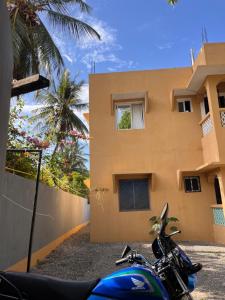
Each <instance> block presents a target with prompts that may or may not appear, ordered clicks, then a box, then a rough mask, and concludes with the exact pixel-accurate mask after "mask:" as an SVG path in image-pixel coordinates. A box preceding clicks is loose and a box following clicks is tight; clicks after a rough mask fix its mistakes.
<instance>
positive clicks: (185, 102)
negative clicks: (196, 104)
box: [177, 99, 192, 112]
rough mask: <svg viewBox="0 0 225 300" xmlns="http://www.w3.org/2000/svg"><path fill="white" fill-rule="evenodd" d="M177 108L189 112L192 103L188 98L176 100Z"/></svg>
mask: <svg viewBox="0 0 225 300" xmlns="http://www.w3.org/2000/svg"><path fill="white" fill-rule="evenodd" d="M177 108H178V111H179V112H191V111H192V105H191V100H190V99H182V100H177Z"/></svg>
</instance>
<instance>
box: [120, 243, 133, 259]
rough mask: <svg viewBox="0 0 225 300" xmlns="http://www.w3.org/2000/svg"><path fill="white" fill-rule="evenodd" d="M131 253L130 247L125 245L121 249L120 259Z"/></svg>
mask: <svg viewBox="0 0 225 300" xmlns="http://www.w3.org/2000/svg"><path fill="white" fill-rule="evenodd" d="M130 251H131V247H130V246H128V245H126V246H125V247H124V249H123V252H122V255H121V258H124V257H125V256H127V254H128V253H129V252H130Z"/></svg>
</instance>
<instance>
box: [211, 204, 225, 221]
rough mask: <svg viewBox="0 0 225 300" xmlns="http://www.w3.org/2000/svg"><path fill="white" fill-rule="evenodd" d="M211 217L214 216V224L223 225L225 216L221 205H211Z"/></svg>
mask: <svg viewBox="0 0 225 300" xmlns="http://www.w3.org/2000/svg"><path fill="white" fill-rule="evenodd" d="M212 210H213V217H214V224H216V225H222V226H225V217H224V212H223V207H222V206H221V207H220V205H213V206H212Z"/></svg>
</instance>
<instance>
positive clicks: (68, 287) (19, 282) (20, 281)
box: [0, 272, 99, 300]
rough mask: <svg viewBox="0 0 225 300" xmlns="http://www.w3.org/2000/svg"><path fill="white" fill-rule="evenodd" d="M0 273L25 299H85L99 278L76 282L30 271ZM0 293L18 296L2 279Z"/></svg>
mask: <svg viewBox="0 0 225 300" xmlns="http://www.w3.org/2000/svg"><path fill="white" fill-rule="evenodd" d="M0 274H1V275H2V276H4V277H5V278H6V279H7V280H8V281H9V282H10V283H12V284H13V285H14V286H15V287H16V288H17V289H18V290H19V291H20V292H21V294H22V295H23V298H24V299H27V300H50V299H54V300H74V299H76V300H85V299H87V298H88V296H89V295H90V294H91V291H92V290H93V289H94V287H95V286H96V285H97V284H98V282H99V279H97V280H93V281H88V282H77V281H72V280H62V279H58V278H55V277H51V276H44V275H38V274H32V273H19V272H2V273H0ZM10 293H11V294H10ZM0 294H1V295H2V294H4V295H13V296H14V297H15V296H16V297H18V295H16V293H15V290H14V289H13V288H12V286H10V285H9V284H8V283H6V282H5V281H4V280H1V282H0ZM0 298H1V297H0ZM1 299H2V298H1ZM3 299H4V298H3Z"/></svg>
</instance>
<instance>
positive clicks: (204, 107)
mask: <svg viewBox="0 0 225 300" xmlns="http://www.w3.org/2000/svg"><path fill="white" fill-rule="evenodd" d="M208 113H209V101H208V97H207V96H205V97H204V99H203V101H202V102H201V115H202V118H204V116H205V115H207V114H208Z"/></svg>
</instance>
